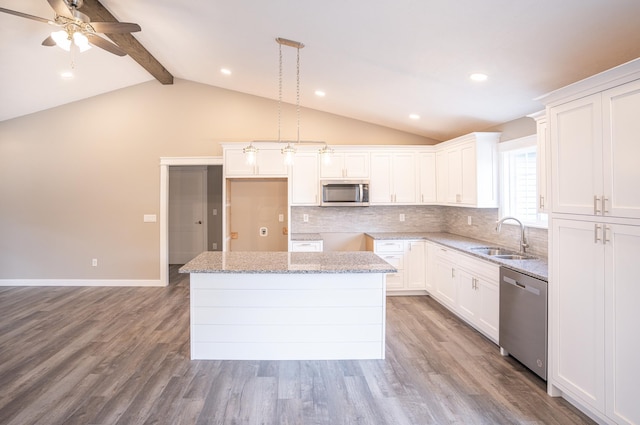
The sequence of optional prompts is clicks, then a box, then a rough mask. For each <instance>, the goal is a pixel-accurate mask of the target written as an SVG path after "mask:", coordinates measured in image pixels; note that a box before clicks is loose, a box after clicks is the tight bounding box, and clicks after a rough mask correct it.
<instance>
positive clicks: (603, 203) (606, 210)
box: [602, 195, 609, 215]
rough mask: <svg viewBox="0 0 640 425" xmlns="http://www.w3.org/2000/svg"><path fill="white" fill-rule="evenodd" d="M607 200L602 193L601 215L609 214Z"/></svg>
mask: <svg viewBox="0 0 640 425" xmlns="http://www.w3.org/2000/svg"><path fill="white" fill-rule="evenodd" d="M608 200H609V198H605V197H604V195H602V215H605V214H609V210H608V209H607V201H608Z"/></svg>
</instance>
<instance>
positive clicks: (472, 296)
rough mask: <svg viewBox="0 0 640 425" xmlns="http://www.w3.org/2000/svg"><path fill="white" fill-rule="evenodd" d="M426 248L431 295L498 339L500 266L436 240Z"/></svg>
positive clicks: (475, 326) (492, 338)
mask: <svg viewBox="0 0 640 425" xmlns="http://www.w3.org/2000/svg"><path fill="white" fill-rule="evenodd" d="M427 252H428V254H429V258H428V266H429V268H433V272H430V273H429V276H430V278H431V279H432V280H433V282H429V283H428V286H429V288H431V289H430V294H431V296H432V297H433V298H435V299H436V300H438V301H439V302H440V303H441V304H443V305H444V306H445V307H447V308H448V309H449V310H451V311H452V312H454V313H456V314H457V315H458V316H460V317H461V318H462V319H464V320H465V321H466V322H467V323H469V324H470V325H471V326H473V327H474V328H476V329H477V330H479V331H480V332H482V333H483V334H484V335H486V336H487V337H488V338H489V339H491V340H492V341H494V342H496V343H497V342H498V336H499V335H498V332H499V319H500V317H499V316H500V291H499V286H498V285H499V280H500V267H499V266H497V265H495V264H493V263H490V262H487V261H482V260H478V259H475V258H473V257H470V256H468V255H465V254H462V253H460V252H458V251H456V250H453V249H448V248H446V247H443V246H441V245H437V244H429V246H428V247H427Z"/></svg>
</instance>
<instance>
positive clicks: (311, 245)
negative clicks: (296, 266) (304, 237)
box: [290, 241, 322, 252]
mask: <svg viewBox="0 0 640 425" xmlns="http://www.w3.org/2000/svg"><path fill="white" fill-rule="evenodd" d="M290 251H291V252H322V241H292V242H291V249H290Z"/></svg>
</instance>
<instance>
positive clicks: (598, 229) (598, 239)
mask: <svg viewBox="0 0 640 425" xmlns="http://www.w3.org/2000/svg"><path fill="white" fill-rule="evenodd" d="M599 231H600V225H599V224H594V229H593V233H594V237H593V243H598V242H600V240H601V239H600V238H599V237H598V232H599Z"/></svg>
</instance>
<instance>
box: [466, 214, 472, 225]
mask: <svg viewBox="0 0 640 425" xmlns="http://www.w3.org/2000/svg"><path fill="white" fill-rule="evenodd" d="M467 224H468V225H469V226H471V216H470V215H468V216H467Z"/></svg>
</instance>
